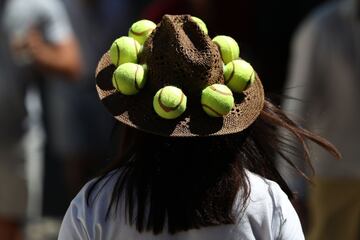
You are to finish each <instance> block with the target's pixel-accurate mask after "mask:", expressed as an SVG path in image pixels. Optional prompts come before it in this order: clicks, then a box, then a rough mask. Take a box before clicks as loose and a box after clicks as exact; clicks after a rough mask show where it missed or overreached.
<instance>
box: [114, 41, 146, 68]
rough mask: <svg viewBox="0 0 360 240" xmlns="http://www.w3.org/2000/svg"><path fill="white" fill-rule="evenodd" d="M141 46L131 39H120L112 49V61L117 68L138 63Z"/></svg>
mask: <svg viewBox="0 0 360 240" xmlns="http://www.w3.org/2000/svg"><path fill="white" fill-rule="evenodd" d="M139 52H140V44H139V43H138V42H137V41H136V40H134V39H133V38H131V37H120V38H118V39H116V40H115V41H114V42H113V44H112V45H111V47H110V59H111V62H112V63H113V64H114V65H115V66H119V65H121V64H123V63H127V62H131V63H137V61H138V53H139Z"/></svg>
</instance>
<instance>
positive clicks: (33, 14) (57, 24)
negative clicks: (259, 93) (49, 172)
mask: <svg viewBox="0 0 360 240" xmlns="http://www.w3.org/2000/svg"><path fill="white" fill-rule="evenodd" d="M0 3H1V4H0V6H1V8H0V11H1V14H0V16H1V18H0V33H1V34H0V35H1V38H0V84H1V87H0V109H1V112H2V114H0V123H1V128H0V237H1V239H2V240H13V239H22V224H23V223H24V220H25V217H26V206H27V197H28V194H27V183H26V179H25V169H24V168H25V165H24V161H25V156H24V137H25V134H26V132H27V124H26V117H27V112H26V108H25V95H26V92H27V90H28V88H29V86H30V85H32V84H38V83H40V84H41V82H42V79H43V78H44V77H45V76H48V75H50V74H59V75H63V76H66V77H67V79H69V81H74V80H76V79H77V78H78V75H79V72H80V68H81V66H80V61H79V51H78V49H77V43H76V40H75V38H74V37H73V34H72V30H71V27H70V25H69V22H68V20H67V16H66V13H65V11H64V8H63V6H62V5H61V3H60V2H58V1H56V0H50V1H41V0H6V1H0Z"/></svg>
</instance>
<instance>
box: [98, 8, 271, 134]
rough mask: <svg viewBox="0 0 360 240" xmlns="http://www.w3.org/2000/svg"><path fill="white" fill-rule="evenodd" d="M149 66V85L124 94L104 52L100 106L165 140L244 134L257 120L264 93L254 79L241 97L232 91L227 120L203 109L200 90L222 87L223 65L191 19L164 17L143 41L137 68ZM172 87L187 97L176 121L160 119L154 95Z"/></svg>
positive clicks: (179, 16) (174, 16)
mask: <svg viewBox="0 0 360 240" xmlns="http://www.w3.org/2000/svg"><path fill="white" fill-rule="evenodd" d="M145 63H146V64H147V66H148V74H147V82H146V85H145V86H144V88H143V89H141V91H140V92H139V93H138V94H136V95H131V96H128V95H123V94H121V93H120V92H118V91H117V90H116V89H115V88H114V87H113V85H112V80H111V79H112V74H113V72H114V70H115V66H114V65H113V64H111V61H110V56H109V53H105V54H104V55H103V57H102V58H101V60H100V61H99V64H98V67H97V69H96V89H97V92H98V94H99V97H100V99H101V101H102V103H103V104H104V105H105V106H106V108H107V109H108V110H109V111H110V113H111V114H112V115H113V116H114V117H115V118H116V119H117V120H119V121H120V122H122V123H124V124H126V125H128V126H131V127H134V128H137V129H139V130H142V131H146V132H149V133H153V134H157V135H163V136H174V137H175V136H178V137H190V136H208V135H225V134H231V133H236V132H240V131H242V130H244V129H246V128H247V127H249V126H250V125H251V124H252V123H253V122H254V121H255V120H256V118H257V117H258V116H259V114H260V112H261V110H262V108H263V104H264V90H263V86H262V84H261V81H260V79H259V78H258V76H257V75H256V79H255V81H254V83H252V84H251V85H250V86H249V87H248V88H247V89H246V90H245V91H243V92H242V93H240V94H239V93H234V99H235V105H234V107H233V109H232V110H231V112H230V113H228V114H227V115H225V116H223V117H216V118H215V117H210V116H209V115H207V114H206V113H205V112H204V111H203V109H202V106H201V101H200V98H201V92H202V90H203V89H204V88H206V87H207V86H210V85H212V84H215V83H220V84H224V76H223V62H222V59H221V56H220V53H219V49H218V47H217V46H216V45H215V44H214V43H213V42H212V41H211V39H210V37H209V36H208V35H207V34H205V33H204V32H203V31H202V30H201V29H200V27H199V26H198V25H197V24H196V23H195V22H194V21H193V20H192V19H191V16H190V15H173V16H171V15H165V16H164V17H163V19H162V21H161V22H160V23H159V24H158V25H157V27H156V28H155V29H154V31H153V32H152V33H151V35H150V37H149V38H148V39H147V40H146V42H145V43H144V47H143V51H142V53H141V54H140V56H139V64H145ZM168 85H172V86H176V87H178V88H180V89H181V90H182V91H183V92H184V94H185V95H186V96H187V108H186V110H185V112H184V113H183V114H182V115H181V116H180V117H178V118H176V119H172V120H169V119H164V118H161V117H159V116H158V115H157V114H156V112H155V111H154V108H153V97H154V96H155V94H156V92H157V91H158V90H159V89H161V88H163V87H165V86H168Z"/></svg>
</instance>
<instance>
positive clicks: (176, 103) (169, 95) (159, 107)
mask: <svg viewBox="0 0 360 240" xmlns="http://www.w3.org/2000/svg"><path fill="white" fill-rule="evenodd" d="M186 101H187V98H186V96H185V94H184V93H183V92H182V91H181V89H179V88H177V87H174V86H166V87H163V88H161V89H160V90H159V91H157V93H156V94H155V96H154V99H153V107H154V110H155V112H156V113H157V114H158V115H159V116H160V117H162V118H165V119H174V118H177V117H179V116H180V115H181V114H182V113H183V112H185V110H186Z"/></svg>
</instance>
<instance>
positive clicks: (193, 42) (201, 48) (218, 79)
mask: <svg viewBox="0 0 360 240" xmlns="http://www.w3.org/2000/svg"><path fill="white" fill-rule="evenodd" d="M140 62H141V63H146V64H147V65H148V69H149V75H148V77H149V81H148V83H149V87H150V88H151V90H152V91H157V90H158V89H160V88H162V87H164V86H167V85H173V86H176V87H179V88H181V89H182V90H183V91H184V93H185V94H186V95H188V96H189V97H191V96H197V95H199V94H201V91H202V90H203V89H204V88H205V87H207V86H209V85H212V84H214V83H223V82H224V77H223V66H222V62H221V57H220V53H219V51H218V49H217V47H216V45H215V44H214V43H213V42H212V41H211V39H210V37H209V36H208V35H207V34H205V33H204V32H203V31H202V30H201V29H200V28H199V27H198V25H197V24H196V23H195V22H194V21H193V20H191V16H190V15H164V17H163V18H162V21H161V22H160V23H159V25H158V26H157V28H156V29H155V30H154V31H153V33H152V34H151V36H150V37H149V38H148V40H147V41H146V42H145V44H144V50H143V53H142V56H141V60H140Z"/></svg>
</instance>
